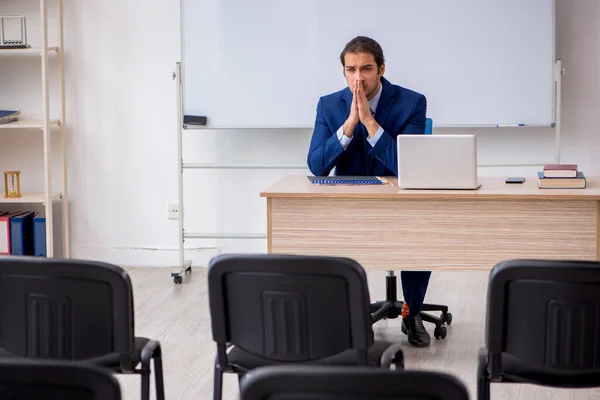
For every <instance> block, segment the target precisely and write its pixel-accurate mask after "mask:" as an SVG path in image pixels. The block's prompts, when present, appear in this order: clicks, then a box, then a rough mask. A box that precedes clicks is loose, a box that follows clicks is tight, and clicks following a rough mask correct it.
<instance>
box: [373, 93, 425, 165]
mask: <svg viewBox="0 0 600 400" xmlns="http://www.w3.org/2000/svg"><path fill="white" fill-rule="evenodd" d="M426 115H427V99H426V98H425V96H423V95H420V96H419V97H418V99H417V100H416V101H415V104H414V107H413V110H412V112H411V115H410V117H409V120H408V123H407V124H406V125H405V126H404V129H402V131H401V132H398V134H412V135H415V134H421V135H422V134H424V133H425V119H426V118H427V117H426ZM369 153H370V154H371V156H373V157H375V158H376V159H377V160H379V162H381V163H382V164H383V165H385V166H386V168H387V169H389V170H390V171H392V172H393V173H394V175H396V176H398V147H397V143H396V135H394V134H392V133H391V132H387V131H384V132H383V135H381V138H379V140H378V141H377V144H376V145H375V147H373V148H372V149H371V150H370V151H369Z"/></svg>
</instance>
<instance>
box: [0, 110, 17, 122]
mask: <svg viewBox="0 0 600 400" xmlns="http://www.w3.org/2000/svg"><path fill="white" fill-rule="evenodd" d="M20 113H21V112H20V111H12V110H0V125H3V124H8V123H9V122H14V121H17V120H18V119H19V114H20Z"/></svg>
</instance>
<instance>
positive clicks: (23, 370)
mask: <svg viewBox="0 0 600 400" xmlns="http://www.w3.org/2000/svg"><path fill="white" fill-rule="evenodd" d="M0 399H2V400H121V388H120V387H119V383H118V382H117V380H116V379H115V378H114V377H113V376H112V374H111V373H110V372H109V371H106V370H104V369H101V368H98V367H95V366H92V365H90V364H87V363H81V362H71V361H56V360H32V359H23V358H14V357H13V358H3V359H0Z"/></svg>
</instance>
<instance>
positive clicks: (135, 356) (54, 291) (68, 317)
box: [0, 256, 164, 400]
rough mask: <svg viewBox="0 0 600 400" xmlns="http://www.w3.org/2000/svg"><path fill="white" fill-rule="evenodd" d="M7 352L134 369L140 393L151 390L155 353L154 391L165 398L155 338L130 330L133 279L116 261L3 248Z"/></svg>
mask: <svg viewBox="0 0 600 400" xmlns="http://www.w3.org/2000/svg"><path fill="white" fill-rule="evenodd" d="M12 357H17V358H19V357H23V358H34V359H56V360H76V361H87V362H90V363H92V364H95V365H97V366H101V367H104V368H108V369H110V370H111V371H114V372H117V373H125V374H128V373H137V374H140V375H141V392H142V399H143V400H147V399H149V398H150V360H151V359H153V360H154V372H155V379H156V393H157V398H158V399H160V400H162V399H164V385H163V374H162V356H161V347H160V343H159V342H158V341H156V340H149V339H146V338H143V337H135V329H134V310H133V293H132V288H131V281H130V280H129V275H128V274H127V272H125V271H124V270H123V269H121V268H119V267H117V266H115V265H110V264H106V263H100V262H93V261H82V260H61V259H54V258H41V257H23V256H1V257H0V359H2V358H12ZM138 365H140V368H139V369H136V367H138Z"/></svg>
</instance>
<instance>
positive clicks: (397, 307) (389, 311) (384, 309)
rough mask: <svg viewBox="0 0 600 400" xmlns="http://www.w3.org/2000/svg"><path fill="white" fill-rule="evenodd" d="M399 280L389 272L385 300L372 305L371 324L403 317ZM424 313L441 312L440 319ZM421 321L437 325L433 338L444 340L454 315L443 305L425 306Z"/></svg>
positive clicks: (386, 278) (386, 280)
mask: <svg viewBox="0 0 600 400" xmlns="http://www.w3.org/2000/svg"><path fill="white" fill-rule="evenodd" d="M397 287H398V286H397V280H396V276H395V275H394V273H393V272H392V271H388V275H387V276H386V277H385V293H386V296H385V300H383V301H377V302H375V303H373V304H371V324H374V323H376V322H377V321H380V320H382V319H388V318H389V319H394V318H398V317H400V316H402V307H403V306H404V302H403V301H399V300H398V295H397V293H398V292H397ZM423 311H441V315H440V316H439V317H434V316H433V315H431V314H428V313H426V312H423ZM420 315H421V319H422V320H423V321H426V322H430V323H432V324H435V330H434V331H433V336H434V337H435V338H436V339H444V338H446V335H447V333H448V331H447V329H446V326H445V325H450V324H452V314H451V313H449V312H448V306H445V305H441V304H423V308H422V311H421V313H420Z"/></svg>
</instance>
